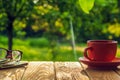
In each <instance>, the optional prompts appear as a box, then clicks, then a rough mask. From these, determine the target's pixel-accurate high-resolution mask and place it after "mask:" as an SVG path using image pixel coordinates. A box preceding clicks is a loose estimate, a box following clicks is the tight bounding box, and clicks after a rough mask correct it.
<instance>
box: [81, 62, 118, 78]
mask: <svg viewBox="0 0 120 80" xmlns="http://www.w3.org/2000/svg"><path fill="white" fill-rule="evenodd" d="M82 65H83V67H84V70H85V71H86V73H87V74H88V76H89V78H90V80H120V76H119V75H118V74H117V73H116V72H115V71H114V70H95V69H90V68H88V67H87V66H86V65H84V64H82Z"/></svg>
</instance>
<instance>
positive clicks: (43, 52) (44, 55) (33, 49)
mask: <svg viewBox="0 0 120 80" xmlns="http://www.w3.org/2000/svg"><path fill="white" fill-rule="evenodd" d="M7 42H8V41H7V37H5V36H0V47H2V48H7V44H8V43H7ZM49 45H50V43H49V41H47V40H46V39H45V38H27V39H22V40H21V39H17V38H14V39H13V49H14V50H21V51H22V52H23V57H22V60H27V61H38V60H39V61H76V60H75V58H74V54H73V51H72V48H71V47H70V45H65V44H63V45H58V46H56V47H54V48H53V47H50V46H49ZM76 52H77V57H80V56H82V52H81V51H80V50H77V51H76Z"/></svg>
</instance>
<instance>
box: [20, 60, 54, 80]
mask: <svg viewBox="0 0 120 80" xmlns="http://www.w3.org/2000/svg"><path fill="white" fill-rule="evenodd" d="M54 75H55V73H54V64H53V62H30V63H29V65H28V68H27V69H26V71H25V74H24V76H23V79H22V80H54V78H55V76H54Z"/></svg>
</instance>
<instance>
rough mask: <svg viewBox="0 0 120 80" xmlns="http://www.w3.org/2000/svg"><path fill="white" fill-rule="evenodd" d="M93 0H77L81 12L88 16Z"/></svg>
mask: <svg viewBox="0 0 120 80" xmlns="http://www.w3.org/2000/svg"><path fill="white" fill-rule="evenodd" d="M94 1H95V0H79V4H80V6H81V8H82V10H83V11H84V12H85V13H87V14H89V11H90V10H91V9H92V8H93V6H94Z"/></svg>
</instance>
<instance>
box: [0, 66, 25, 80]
mask: <svg viewBox="0 0 120 80" xmlns="http://www.w3.org/2000/svg"><path fill="white" fill-rule="evenodd" d="M24 71H25V67H21V68H11V69H3V70H0V80H21V79H22V76H23V75H24Z"/></svg>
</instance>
